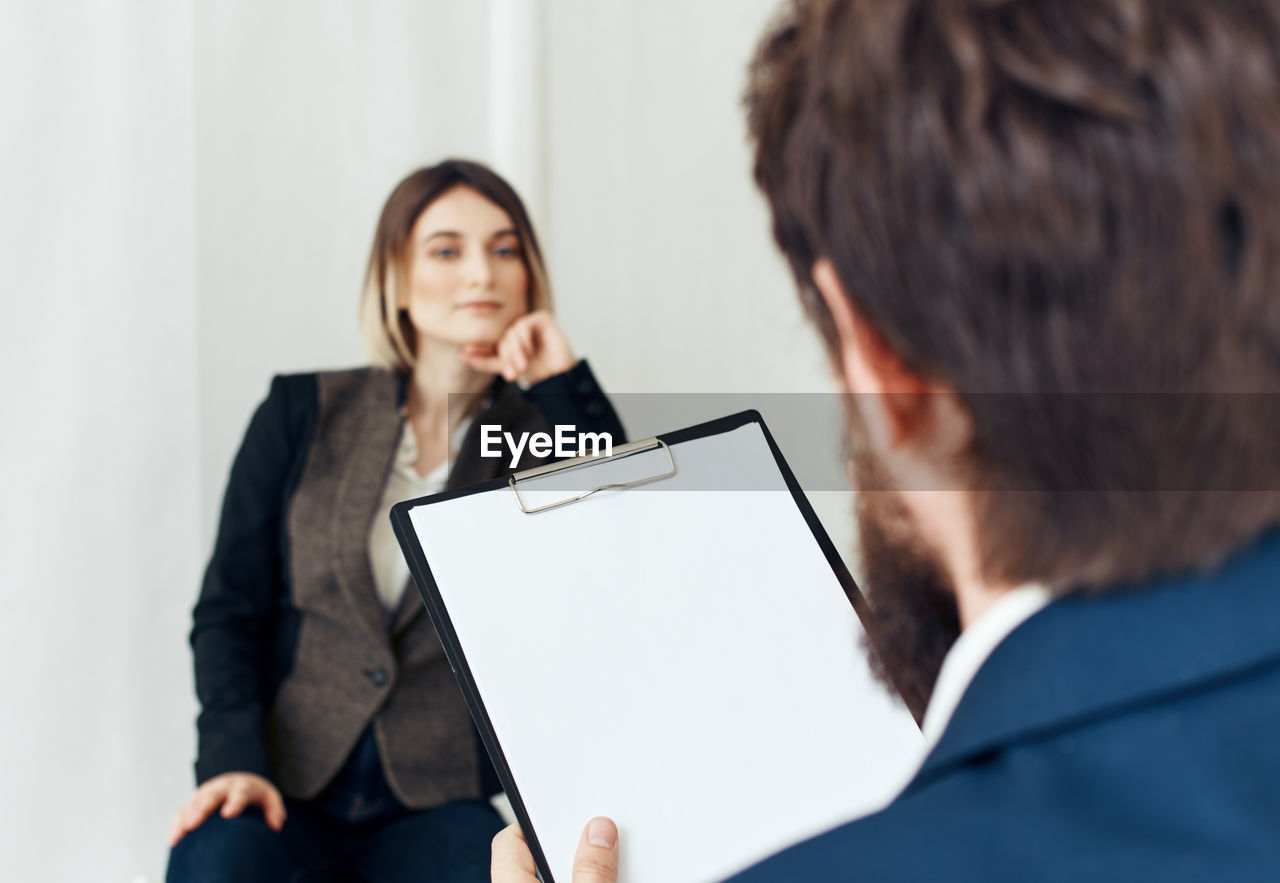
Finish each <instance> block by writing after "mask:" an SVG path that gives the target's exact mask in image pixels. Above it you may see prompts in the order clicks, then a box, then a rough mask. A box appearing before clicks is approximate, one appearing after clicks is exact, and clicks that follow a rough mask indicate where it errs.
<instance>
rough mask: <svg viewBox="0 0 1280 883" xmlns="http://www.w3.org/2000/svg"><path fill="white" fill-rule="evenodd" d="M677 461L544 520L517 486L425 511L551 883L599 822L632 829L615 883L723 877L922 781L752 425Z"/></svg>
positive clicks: (907, 722)
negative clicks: (915, 778)
mask: <svg viewBox="0 0 1280 883" xmlns="http://www.w3.org/2000/svg"><path fill="white" fill-rule="evenodd" d="M672 454H673V456H674V458H675V462H676V467H677V470H678V471H677V474H676V476H674V477H673V478H669V479H666V480H664V481H662V482H657V483H654V484H651V485H647V486H644V487H637V488H630V489H625V490H610V491H603V492H601V493H598V494H595V495H594V496H591V497H589V498H587V499H585V500H582V501H580V502H577V503H573V504H571V505H568V506H564V507H561V508H558V509H554V510H549V511H546V512H540V513H537V514H533V515H526V514H524V513H523V512H521V511H520V508H519V507H518V506H517V505H516V500H515V498H514V496H513V494H512V491H511V490H510V489H509V488H502V489H500V490H495V491H489V492H485V493H478V494H472V495H468V496H464V497H458V498H455V499H452V500H446V501H443V502H439V503H431V504H426V505H421V506H417V507H415V508H414V509H413V510H411V513H410V517H411V521H412V524H413V527H414V529H415V531H416V533H417V535H418V538H419V541H420V542H421V545H422V549H423V552H424V554H425V557H426V560H427V563H428V565H429V566H430V568H431V572H432V574H433V576H434V577H435V580H436V583H437V585H438V587H439V590H440V594H441V596H442V598H443V600H444V604H445V606H446V608H447V610H448V615H449V618H450V620H451V621H452V623H453V627H454V630H455V631H456V633H457V637H458V643H459V645H460V646H461V648H462V651H463V653H464V655H465V656H466V659H467V663H468V665H469V667H470V669H471V673H472V675H473V677H474V679H475V682H476V685H477V688H478V690H479V693H480V697H481V699H482V701H483V703H484V706H485V708H486V709H487V711H488V714H489V717H490V719H491V721H492V723H493V727H494V730H495V732H496V734H497V737H498V741H499V743H500V744H501V746H502V750H503V752H504V754H505V755H506V759H507V763H508V764H509V766H510V768H511V770H512V774H513V777H514V779H515V783H516V787H517V788H518V789H519V792H520V795H521V797H522V798H523V800H524V803H525V806H526V808H527V810H528V812H529V816H530V819H531V821H532V824H533V829H534V832H535V834H536V836H537V838H538V841H539V842H540V844H541V846H542V848H543V850H544V852H545V853H546V856H547V861H548V863H549V865H550V867H551V869H552V872H553V874H554V875H555V879H556V881H558V883H569V880H570V877H571V873H570V869H571V867H572V860H573V853H574V851H575V849H576V847H577V844H578V839H579V837H580V835H581V831H582V828H583V826H584V825H585V824H586V822H587V821H588V820H589V819H590V818H592V817H593V816H597V815H607V816H610V817H612V818H613V819H615V820H616V821H617V822H618V826H619V829H620V833H621V845H622V874H621V880H622V881H623V883H628V881H629V883H694V881H707V880H717V879H721V878H723V877H725V876H728V875H730V874H732V873H734V872H735V871H738V870H741V869H742V868H744V867H746V866H748V865H750V864H753V863H754V862H756V861H758V860H760V859H762V858H764V857H765V856H768V855H770V854H772V853H774V852H777V851H778V850H780V849H781V848H783V847H785V846H788V845H790V844H792V843H795V842H797V841H799V840H802V839H804V838H807V837H810V836H812V835H815V834H818V833H820V832H822V831H824V830H827V829H829V828H832V827H834V826H836V825H838V824H841V823H843V822H845V821H848V820H849V819H852V818H855V817H857V816H860V815H864V814H866V813H868V812H871V811H874V810H876V809H879V808H880V807H882V806H883V805H884V804H885V803H887V802H888V801H889V800H890V799H891V798H892V797H893V796H894V795H895V794H896V793H897V791H898V790H900V788H901V787H902V786H903V785H904V784H905V783H906V781H907V779H908V778H909V776H910V774H911V773H912V772H913V771H914V770H915V768H916V766H917V765H918V763H919V760H920V755H921V751H922V748H923V745H922V740H921V737H920V734H919V731H918V730H917V729H916V726H915V724H914V722H913V721H912V720H911V718H910V716H909V715H908V713H907V712H906V710H905V708H903V706H902V705H901V703H900V702H899V701H898V700H896V699H891V698H890V697H889V696H888V695H887V694H886V693H885V692H884V690H883V688H881V687H880V686H879V685H878V684H876V683H874V682H873V679H872V676H871V674H870V671H869V669H868V667H867V663H866V661H865V659H864V657H863V654H862V651H861V649H860V644H859V639H860V635H861V631H862V629H861V625H860V623H859V621H858V618H857V616H856V615H855V614H854V611H853V609H852V608H851V607H850V605H849V602H848V600H847V599H846V597H845V595H844V592H843V590H842V589H841V587H840V584H839V582H838V581H837V579H836V577H835V574H833V573H832V571H831V567H830V565H829V564H828V563H827V560H826V558H825V556H824V555H823V553H822V550H821V549H820V548H819V546H818V543H817V540H816V539H815V538H814V536H813V534H812V532H811V531H810V529H809V527H808V525H807V524H806V522H805V520H804V517H803V516H802V515H801V513H800V510H799V509H798V508H797V507H796V504H795V501H794V499H793V498H792V496H791V493H790V491H788V490H787V488H786V486H785V484H784V482H783V479H782V476H781V474H780V473H779V472H778V467H777V465H776V463H775V462H774V459H773V455H772V454H771V452H770V451H769V449H768V446H767V443H766V440H765V438H764V435H763V433H762V432H761V430H760V428H759V426H758V425H757V424H754V423H750V424H747V425H744V426H742V427H739V428H738V429H735V430H731V431H730V432H726V433H722V434H720V435H715V436H709V437H706V438H701V439H696V440H692V441H688V442H684V443H681V444H678V445H674V446H672ZM667 465H668V460H667V454H666V453H665V452H664V451H662V450H660V449H659V450H655V451H652V452H646V453H642V454H638V455H634V456H632V457H628V458H625V459H622V460H619V461H605V462H602V463H600V464H596V465H592V466H590V467H587V468H585V469H578V470H574V471H571V472H567V473H561V474H558V475H556V476H555V477H553V478H547V479H539V480H535V481H532V482H529V483H528V485H527V486H526V485H525V484H524V483H522V484H521V494H522V496H524V498H525V501H526V505H529V506H535V505H539V504H540V503H542V502H549V501H552V500H555V499H563V498H564V497H565V496H566V490H568V491H573V492H576V491H579V490H586V489H589V488H591V487H594V486H596V485H598V484H602V483H605V482H606V481H616V480H627V479H629V478H633V477H636V476H637V475H640V474H645V473H646V472H649V473H658V472H662V471H665V469H666V468H667ZM743 475H751V476H752V481H751V482H750V483H749V486H750V487H752V488H757V489H754V490H724V489H722V488H728V487H734V486H735V484H734V482H733V481H732V479H733V477H735V476H743ZM739 484H741V483H740V482H739ZM569 495H571V494H569Z"/></svg>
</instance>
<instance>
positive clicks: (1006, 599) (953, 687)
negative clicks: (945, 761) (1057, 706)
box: [920, 583, 1053, 754]
mask: <svg viewBox="0 0 1280 883" xmlns="http://www.w3.org/2000/svg"><path fill="white" fill-rule="evenodd" d="M1052 600H1053V593H1052V592H1051V591H1049V589H1048V588H1047V587H1045V586H1042V585H1040V584H1038V583H1029V584H1027V585H1025V586H1020V587H1018V588H1016V589H1013V590H1011V591H1009V592H1007V593H1006V594H1004V595H1002V596H1001V597H1000V598H999V600H997V601H996V602H995V603H994V604H992V605H991V606H990V607H988V608H987V609H986V611H984V612H983V614H982V615H981V616H979V617H978V618H977V619H976V620H975V621H974V622H973V623H972V624H971V625H970V626H969V627H968V628H966V629H965V630H964V631H962V632H961V633H960V637H959V638H957V639H956V642H955V644H953V645H952V646H951V650H950V651H949V652H948V653H947V658H946V659H944V660H943V661H942V669H941V670H940V671H939V672H938V681H937V683H936V684H935V685H934V688H933V696H932V698H930V700H929V707H928V708H927V709H925V713H924V723H923V724H921V727H920V729H921V730H922V731H923V732H924V740H925V749H926V751H925V753H926V754H927V753H928V752H929V751H932V750H933V748H934V746H936V745H937V744H938V740H939V739H940V738H942V733H943V731H944V730H946V728H947V724H948V723H950V722H951V715H952V714H953V713H954V712H955V710H956V706H957V705H959V704H960V700H961V698H963V696H964V694H965V691H966V690H968V689H969V684H970V683H971V682H972V681H973V678H974V676H975V675H976V674H977V673H978V669H980V668H982V663H984V662H986V661H987V657H988V656H990V655H991V654H992V652H994V651H995V649H996V647H998V646H1000V643H1001V642H1002V641H1003V640H1004V639H1005V638H1007V637H1008V636H1009V635H1010V634H1011V633H1012V632H1013V630H1014V629H1016V628H1017V627H1018V626H1020V625H1022V624H1023V623H1024V622H1026V621H1027V620H1028V619H1030V618H1031V616H1032V615H1033V614H1035V613H1037V612H1039V611H1040V610H1041V609H1043V608H1044V607H1045V605H1047V604H1048V603H1049V602H1050V601H1052Z"/></svg>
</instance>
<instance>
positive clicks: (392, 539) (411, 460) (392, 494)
mask: <svg viewBox="0 0 1280 883" xmlns="http://www.w3.org/2000/svg"><path fill="white" fill-rule="evenodd" d="M469 425H470V421H464V422H463V425H462V426H461V427H459V431H458V433H456V434H455V435H454V438H453V441H454V442H455V443H456V442H457V441H458V440H460V439H461V438H462V437H463V436H464V435H465V434H466V430H467V427H468V426H469ZM455 451H456V444H455V445H453V446H451V450H450V452H449V457H447V458H446V459H445V461H444V462H443V463H441V464H440V465H439V466H437V467H436V468H435V469H433V470H431V473H430V474H429V475H419V474H418V470H417V468H416V467H415V466H414V464H415V463H416V462H417V461H418V436H417V435H416V434H415V433H414V431H413V424H412V423H410V422H409V421H408V420H406V421H405V422H404V429H403V430H401V432H400V446H399V447H398V448H396V456H395V462H394V463H393V464H392V465H391V474H390V475H388V476H387V484H386V486H385V487H384V488H383V489H382V502H381V504H379V506H378V514H377V515H376V516H374V519H373V524H372V525H370V527H369V567H370V569H371V570H372V571H373V584H374V586H375V587H376V588H377V590H378V599H379V600H381V601H382V606H383V607H384V608H385V609H386V610H387V612H391V611H393V610H395V609H396V607H398V606H399V604H400V599H401V597H403V595H404V590H405V588H406V587H407V586H408V585H409V564H408V562H407V561H405V558H404V553H402V552H401V551H400V544H399V543H398V542H396V535H395V533H394V532H393V531H392V530H391V518H390V513H391V507H392V506H394V505H395V504H396V503H400V502H403V501H405V500H412V499H413V498H414V497H425V496H427V495H428V494H438V493H440V491H442V490H444V485H445V481H446V480H447V479H448V477H449V461H450V460H452V459H453V455H454V452H455Z"/></svg>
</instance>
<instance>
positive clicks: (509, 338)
mask: <svg viewBox="0 0 1280 883" xmlns="http://www.w3.org/2000/svg"><path fill="white" fill-rule="evenodd" d="M462 361H463V362H465V363H466V364H468V365H470V366H471V367H472V368H474V369H476V370H477V371H488V372H490V373H493V374H501V375H502V376H503V377H505V378H506V379H507V380H509V381H514V380H518V381H520V383H523V384H525V385H526V386H532V385H533V384H535V383H537V382H538V381H540V380H546V379H547V378H548V377H550V376H551V375H553V374H560V373H562V372H564V371H568V370H569V369H570V368H572V367H573V366H574V364H575V363H576V362H577V361H578V360H577V359H576V358H574V355H573V351H572V350H571V349H569V341H568V340H567V339H566V338H565V336H564V332H563V331H561V330H560V326H559V325H557V324H556V320H555V319H554V318H553V317H552V315H551V314H550V313H548V312H547V311H546V310H536V311H535V312H532V313H529V314H527V315H524V316H521V317H520V318H519V319H516V320H515V321H514V322H512V323H511V325H509V326H508V327H507V330H506V331H504V332H503V333H502V339H501V340H499V341H498V342H497V343H496V344H481V343H469V344H467V345H466V346H464V347H463V348H462Z"/></svg>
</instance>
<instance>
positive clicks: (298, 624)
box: [191, 362, 625, 808]
mask: <svg viewBox="0 0 1280 883" xmlns="http://www.w3.org/2000/svg"><path fill="white" fill-rule="evenodd" d="M406 388H407V378H406V377H405V376H403V375H395V374H392V373H390V372H387V371H384V370H381V369H374V368H363V369H357V370H354V371H341V372H326V373H321V374H302V375H293V376H282V377H277V378H275V379H274V380H273V382H272V385H271V391H270V394H269V395H268V397H267V399H266V401H264V402H263V403H262V405H261V406H259V408H258V410H257V412H256V413H255V414H254V417H253V420H252V421H251V423H250V426H249V429H248V431H247V433H246V435H245V439H244V442H243V444H242V446H241V448H240V451H239V453H238V454H237V456H236V459H235V462H234V464H233V466H232V469H231V477H230V480H229V482H228V486H227V492H226V496H225V499H224V502H223V508H222V516H221V521H220V525H219V530H218V536H217V540H216V542H215V545H214V551H213V556H212V558H211V560H210V562H209V567H208V569H207V571H206V573H205V578H204V584H203V587H202V589H201V593H200V598H199V601H198V602H197V604H196V607H195V611H194V616H193V618H194V627H193V629H192V632H191V644H192V648H193V650H194V653H195V674H196V692H197V695H198V697H199V700H200V704H201V712H200V716H199V718H198V720H197V729H198V732H199V748H198V755H197V759H196V765H195V766H196V779H197V782H203V781H205V780H207V779H209V778H211V777H213V776H216V775H219V774H221V773H225V772H231V771H245V772H253V773H257V774H259V775H262V776H264V777H266V778H268V779H270V780H273V781H275V782H276V784H277V785H278V786H279V787H280V788H281V790H282V791H283V792H284V793H285V794H286V795H288V796H291V797H295V798H308V797H312V796H314V795H315V794H317V793H318V792H319V791H320V790H321V789H322V788H323V787H324V785H325V784H327V783H328V781H329V780H330V779H332V777H333V775H334V774H335V773H336V772H337V771H338V769H339V768H340V767H341V765H342V763H343V761H344V760H345V758H346V756H347V754H348V753H349V752H350V750H351V748H352V746H353V745H354V744H355V742H356V740H357V739H358V738H359V736H360V734H361V733H362V732H363V731H364V729H365V728H366V727H368V726H369V725H370V723H372V725H373V729H374V734H375V737H376V739H377V741H378V746H379V749H380V754H381V756H382V759H383V766H384V772H385V773H386V776H387V780H388V783H389V784H390V785H391V787H392V789H393V791H395V792H396V794H397V797H399V799H400V800H401V801H402V802H404V803H405V804H406V805H408V806H411V807H417V808H421V807H425V806H430V805H434V804H437V803H441V802H445V801H447V800H451V799H457V798H459V797H465V796H478V795H480V794H482V793H493V792H495V791H497V790H498V786H497V780H496V777H495V776H494V775H493V772H492V768H491V767H490V766H489V764H488V759H487V757H486V756H485V754H484V752H483V749H481V748H480V747H479V742H478V739H477V738H476V736H475V733H474V730H473V728H472V727H471V722H470V717H469V715H468V714H467V712H466V708H465V704H464V703H463V701H462V698H461V695H460V693H459V691H458V690H457V687H456V683H455V682H454V680H453V677H452V673H451V671H450V669H449V666H448V663H447V661H446V660H445V659H444V654H443V650H442V648H441V647H440V644H439V639H438V638H437V636H436V634H435V631H434V629H433V628H432V627H431V624H430V620H429V618H428V617H426V616H423V615H422V613H423V604H422V602H421V600H420V598H419V597H418V593H417V592H416V591H413V590H412V589H413V587H412V586H410V587H409V588H410V590H409V591H406V592H405V597H404V599H403V600H402V603H401V606H400V608H399V609H398V610H396V611H395V612H394V613H393V615H392V616H391V617H390V621H388V617H387V615H386V612H385V611H384V610H383V609H382V606H381V603H380V602H379V601H378V599H377V596H376V590H375V588H374V585H373V581H372V574H371V571H370V568H369V565H368V548H367V537H368V532H369V526H370V524H371V523H372V519H373V518H374V517H377V515H378V514H379V513H378V509H379V504H380V502H381V498H382V492H383V487H384V485H385V481H386V477H387V475H388V472H389V470H390V468H391V464H392V461H393V458H394V454H395V451H396V448H397V447H398V442H399V438H400V433H401V429H402V426H403V419H404V418H403V416H402V405H403V403H404V398H405V391H406ZM493 423H498V424H501V425H502V426H503V428H504V429H506V430H508V431H515V432H520V431H529V432H533V431H547V430H548V429H549V428H550V427H551V426H553V425H555V424H574V425H576V426H577V427H578V428H579V429H581V430H582V431H587V432H608V433H611V434H612V436H613V439H614V443H615V444H618V443H621V442H622V441H624V440H625V438H624V434H623V428H622V425H621V423H620V422H619V421H618V418H617V415H616V414H615V412H614V410H613V407H612V406H611V405H610V403H609V401H608V399H607V398H605V396H604V393H603V392H602V391H601V390H600V387H599V385H598V384H597V383H596V381H595V378H594V376H593V375H592V373H591V369H590V367H589V366H588V365H587V364H586V362H579V363H578V365H576V366H575V367H574V368H573V369H571V370H569V371H567V372H565V373H564V374H560V375H556V376H554V377H550V378H547V379H546V380H544V381H543V382H541V383H539V384H536V385H535V386H533V387H531V388H530V389H528V390H526V391H521V390H519V388H518V387H515V386H513V385H508V384H505V383H503V382H501V380H498V381H496V382H495V384H494V386H493V387H492V389H491V391H490V393H489V396H488V400H487V403H486V404H485V406H484V407H483V408H482V410H481V412H480V413H479V414H478V415H477V417H476V419H475V420H474V421H473V422H472V425H471V430H470V432H469V433H468V436H467V439H466V441H465V442H464V444H463V448H462V450H461V452H460V453H459V455H458V458H457V460H456V462H455V463H454V466H453V469H452V470H451V472H450V474H449V478H448V481H447V484H446V487H448V488H454V487H461V486H464V485H467V484H472V483H475V482H478V481H483V480H486V479H489V478H493V477H496V476H498V475H501V474H505V473H506V472H509V471H510V467H509V457H508V456H503V457H501V458H497V459H489V458H481V457H480V456H479V439H480V427H481V425H482V424H493ZM540 462H546V461H545V460H540V459H537V458H532V459H530V458H528V456H527V454H526V458H525V459H522V461H521V463H520V468H527V467H529V466H533V465H537V464H538V463H540Z"/></svg>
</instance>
